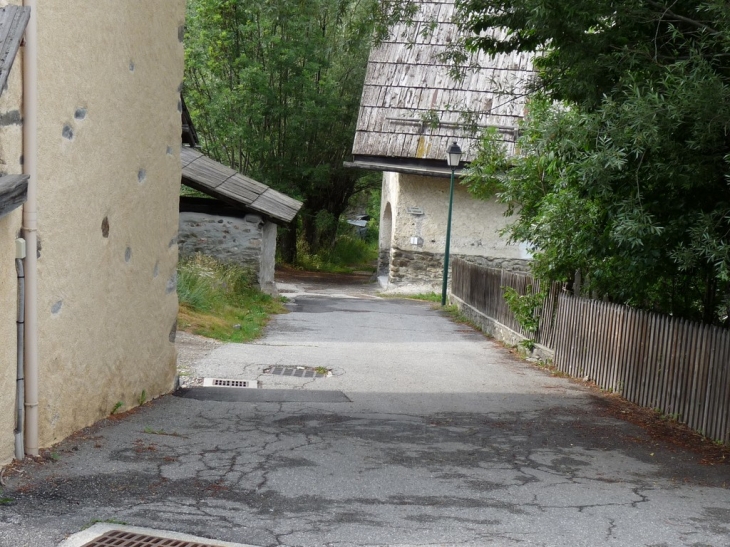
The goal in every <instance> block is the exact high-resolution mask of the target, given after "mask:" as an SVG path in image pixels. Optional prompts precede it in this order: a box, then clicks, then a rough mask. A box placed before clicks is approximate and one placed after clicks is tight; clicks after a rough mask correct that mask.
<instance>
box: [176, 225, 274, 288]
mask: <svg viewBox="0 0 730 547" xmlns="http://www.w3.org/2000/svg"><path fill="white" fill-rule="evenodd" d="M276 231H277V227H276V224H274V223H273V222H268V221H265V220H264V219H263V218H262V217H260V216H259V215H253V214H248V215H243V216H242V217H240V218H239V217H232V216H223V215H212V214H205V213H195V212H181V213H180V233H179V238H178V243H179V249H180V255H181V256H185V257H190V256H194V255H195V254H196V253H200V254H203V255H205V256H209V257H212V258H215V259H216V260H218V261H220V262H223V263H233V264H238V265H240V266H243V267H244V268H246V269H248V270H251V272H253V273H254V274H255V278H256V280H257V281H258V284H259V287H260V288H261V290H262V291H264V292H266V293H269V294H274V293H276V285H275V284H274V266H275V262H276Z"/></svg>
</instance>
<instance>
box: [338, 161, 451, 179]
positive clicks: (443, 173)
mask: <svg viewBox="0 0 730 547" xmlns="http://www.w3.org/2000/svg"><path fill="white" fill-rule="evenodd" d="M344 166H345V167H348V168H350V169H365V170H367V171H381V172H390V173H404V174H407V175H420V176H423V177H438V178H449V177H450V176H451V168H450V167H449V166H448V165H446V162H445V161H442V162H438V163H436V161H433V163H432V162H431V161H421V162H420V163H415V162H413V161H409V160H408V159H404V158H386V157H381V158H369V157H368V158H363V157H357V156H356V157H355V159H354V160H353V161H351V162H345V163H344ZM464 167H465V166H464V165H461V166H460V167H458V168H456V169H455V170H454V174H455V175H456V176H457V177H460V176H461V175H463V173H464Z"/></svg>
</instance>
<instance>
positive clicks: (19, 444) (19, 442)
mask: <svg viewBox="0 0 730 547" xmlns="http://www.w3.org/2000/svg"><path fill="white" fill-rule="evenodd" d="M23 258H25V257H21V258H16V259H15V270H16V271H17V272H18V319H17V321H16V323H17V325H18V338H17V339H18V375H17V378H18V380H17V387H16V395H15V401H16V403H15V406H16V408H15V459H16V460H22V459H24V458H25V444H24V443H23V435H24V434H25V425H24V423H25V374H24V370H23V366H24V364H25V361H24V359H23V339H24V337H25V272H24V270H23V260H22V259H23Z"/></svg>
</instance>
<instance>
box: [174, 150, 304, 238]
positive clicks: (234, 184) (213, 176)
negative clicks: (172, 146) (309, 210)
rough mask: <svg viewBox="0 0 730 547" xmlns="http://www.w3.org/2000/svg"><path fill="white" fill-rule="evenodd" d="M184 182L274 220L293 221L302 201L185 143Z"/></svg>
mask: <svg viewBox="0 0 730 547" xmlns="http://www.w3.org/2000/svg"><path fill="white" fill-rule="evenodd" d="M180 161H181V163H182V183H183V184H184V185H185V186H190V187H191V188H195V189H196V190H199V191H200V192H203V193H204V194H207V195H209V196H211V197H214V198H216V199H219V200H221V201H223V202H225V203H228V204H229V205H232V206H233V207H237V208H239V209H244V210H246V211H251V212H253V213H258V214H261V215H264V216H266V217H268V218H270V219H271V220H272V221H273V222H277V223H280V224H282V223H283V224H288V223H289V222H291V221H292V220H293V219H294V217H295V216H296V214H297V213H298V212H299V209H300V208H301V207H302V202H301V201H297V200H296V199H294V198H290V197H289V196H287V195H285V194H282V193H281V192H277V191H276V190H274V189H272V188H270V187H268V186H266V185H265V184H262V183H260V182H257V181H255V180H253V179H251V178H249V177H246V176H244V175H242V174H241V173H239V172H238V171H235V170H234V169H231V168H230V167H227V166H225V165H223V164H222V163H218V162H217V161H215V160H214V159H212V158H209V157H208V156H206V155H205V154H203V153H202V152H199V151H198V150H195V149H194V148H190V147H188V146H183V147H182V148H181V150H180Z"/></svg>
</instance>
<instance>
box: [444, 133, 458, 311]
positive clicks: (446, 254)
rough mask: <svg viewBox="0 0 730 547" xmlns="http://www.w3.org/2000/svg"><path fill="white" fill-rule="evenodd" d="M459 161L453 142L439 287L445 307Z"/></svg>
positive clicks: (447, 153)
mask: <svg viewBox="0 0 730 547" xmlns="http://www.w3.org/2000/svg"><path fill="white" fill-rule="evenodd" d="M460 161H461V148H459V145H458V144H456V142H454V144H452V145H451V146H449V149H448V150H447V151H446V163H447V165H448V166H449V167H451V188H450V189H449V219H448V220H447V221H446V251H445V252H444V282H443V285H442V286H441V305H442V306H445V305H446V285H447V284H448V282H449V247H450V245H451V209H452V208H453V206H454V171H455V170H456V168H457V167H459V162H460Z"/></svg>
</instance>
